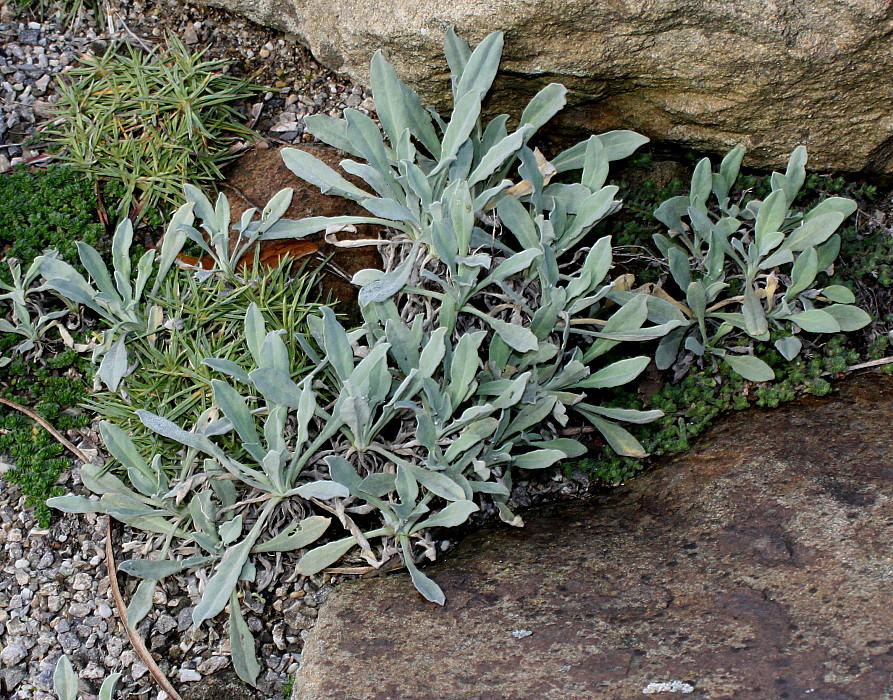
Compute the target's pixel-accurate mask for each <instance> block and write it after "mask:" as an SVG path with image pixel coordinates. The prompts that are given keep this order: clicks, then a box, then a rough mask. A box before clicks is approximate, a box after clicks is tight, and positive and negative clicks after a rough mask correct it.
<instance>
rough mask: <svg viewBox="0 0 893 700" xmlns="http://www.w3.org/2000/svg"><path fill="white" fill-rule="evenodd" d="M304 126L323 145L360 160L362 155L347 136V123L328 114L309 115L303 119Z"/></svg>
mask: <svg viewBox="0 0 893 700" xmlns="http://www.w3.org/2000/svg"><path fill="white" fill-rule="evenodd" d="M304 125H305V126H306V127H307V131H309V132H310V133H311V134H313V135H314V136H315V137H316V138H318V139H319V140H320V141H322V142H323V143H327V144H329V145H330V146H334V147H335V148H337V149H338V150H339V151H344V152H345V153H350V155H352V156H355V157H357V158H362V157H363V154H362V153H360V151H359V150H358V149H357V148H356V146H354V145H353V144H352V143H351V142H350V138H348V136H347V121H346V120H344V119H337V118H335V117H331V116H329V115H328V114H311V115H309V116H307V117H304Z"/></svg>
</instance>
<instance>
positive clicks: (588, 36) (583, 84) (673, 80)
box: [201, 0, 893, 172]
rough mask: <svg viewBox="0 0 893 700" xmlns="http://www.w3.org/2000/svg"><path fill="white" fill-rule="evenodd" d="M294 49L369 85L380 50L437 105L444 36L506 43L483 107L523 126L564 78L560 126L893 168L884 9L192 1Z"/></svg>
mask: <svg viewBox="0 0 893 700" xmlns="http://www.w3.org/2000/svg"><path fill="white" fill-rule="evenodd" d="M201 1H202V2H206V3H208V4H213V5H217V6H223V7H226V8H227V9H230V10H233V11H236V12H240V13H243V14H245V15H246V16H248V17H250V18H251V19H253V20H255V21H257V22H260V23H261V24H267V25H271V26H276V27H279V28H281V29H284V30H286V31H289V32H293V33H295V34H297V35H298V36H299V37H301V38H302V39H303V40H304V41H305V42H306V43H307V44H308V45H309V46H310V48H311V50H312V51H313V54H314V55H315V56H316V58H317V59H318V60H319V61H320V62H321V63H323V64H324V65H326V66H327V67H329V68H331V69H333V70H337V71H341V72H346V73H348V74H349V75H351V76H352V77H354V78H355V79H357V80H359V81H360V82H363V83H365V81H366V75H367V74H366V71H367V68H368V62H369V59H370V58H371V56H372V53H373V52H374V51H375V50H376V49H378V48H383V49H385V50H386V51H388V52H389V54H390V55H391V57H392V59H393V61H394V62H395V63H396V64H397V66H398V72H399V73H400V74H401V75H403V76H405V77H406V78H407V79H409V80H410V82H412V83H413V84H414V86H415V87H417V88H422V89H423V90H424V91H425V92H426V93H427V97H428V98H429V99H430V98H433V97H442V96H443V95H444V93H445V91H447V92H448V87H447V84H446V79H445V68H446V65H445V61H444V60H443V50H442V38H443V32H444V30H445V28H446V27H447V26H448V25H450V24H452V25H455V26H456V27H457V30H458V32H459V33H460V35H462V36H465V37H467V38H469V39H471V40H474V41H479V40H480V39H482V38H483V37H484V36H485V35H486V34H487V33H488V32H490V31H493V30H496V29H501V30H504V31H505V32H506V37H507V41H506V51H505V60H504V63H503V71H504V74H503V77H502V79H501V81H500V83H499V86H498V87H499V89H498V94H497V95H496V96H495V100H494V101H493V102H492V103H491V105H490V106H491V108H492V109H496V108H498V109H500V110H511V111H510V113H511V114H520V106H521V105H522V104H523V103H524V102H525V101H526V99H527V98H528V97H529V96H530V95H532V94H533V93H534V92H535V91H536V90H537V89H538V88H540V87H542V86H543V85H545V84H546V83H549V82H552V81H560V82H563V83H564V84H565V85H567V86H568V87H569V88H570V90H571V99H572V103H573V104H575V105H576V106H575V107H574V108H573V109H568V110H567V111H566V115H565V118H564V122H563V127H564V128H566V129H573V130H575V131H580V130H585V131H587V132H591V131H603V130H607V129H610V128H616V127H625V128H633V129H636V130H638V131H641V132H642V133H645V134H646V135H648V136H650V137H652V138H653V139H656V140H661V141H665V142H668V143H671V144H675V145H678V146H682V147H685V148H692V149H695V150H698V151H705V150H707V151H710V150H712V151H725V150H727V149H728V148H730V147H731V146H734V145H739V144H740V145H743V146H745V147H746V148H747V150H748V152H749V159H750V160H749V162H750V164H751V165H754V166H773V167H776V166H778V165H780V164H781V163H782V162H783V160H784V158H785V157H786V155H787V154H788V153H789V152H790V151H791V150H792V149H793V148H794V147H795V146H796V145H798V144H800V143H805V144H807V145H808V146H809V149H810V153H811V156H812V164H813V167H814V168H816V169H820V170H833V169H839V170H848V171H856V170H865V171H872V172H890V171H891V170H893V117H891V115H893V109H891V108H893V87H891V85H890V81H889V80H887V76H888V75H889V74H890V71H891V68H893V51H891V48H893V38H891V28H893V2H891V0H843V1H842V2H838V1H837V0H816V1H815V2H811V3H809V4H808V5H805V6H804V5H802V3H798V2H796V0H773V1H772V2H769V3H763V2H754V1H753V0H750V1H745V2H742V0H686V1H685V2H679V1H678V0H622V1H620V2H602V1H600V0H529V1H527V2H517V1H516V0H492V2H486V3H482V2H478V1H477V0H451V1H450V2H441V3H418V2H412V1H407V0H391V1H390V2H371V1H370V0H364V1H363V2H358V1H357V0H201Z"/></svg>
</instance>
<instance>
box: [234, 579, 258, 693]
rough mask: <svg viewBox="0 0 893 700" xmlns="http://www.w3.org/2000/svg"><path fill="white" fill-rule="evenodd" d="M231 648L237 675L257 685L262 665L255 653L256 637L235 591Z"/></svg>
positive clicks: (250, 683)
mask: <svg viewBox="0 0 893 700" xmlns="http://www.w3.org/2000/svg"><path fill="white" fill-rule="evenodd" d="M229 648H230V652H231V654H232V658H233V669H235V671H236V675H237V676H238V677H239V678H241V679H242V680H243V681H245V682H246V683H248V684H249V685H252V686H255V685H257V676H258V674H259V673H260V664H259V663H258V661H257V657H256V656H255V653H254V636H253V635H252V634H251V630H249V629H248V624H247V623H246V622H245V618H244V617H242V609H241V606H240V604H239V595H238V593H237V592H236V591H235V590H234V591H233V592H232V594H231V595H230V601H229Z"/></svg>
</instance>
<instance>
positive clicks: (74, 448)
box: [0, 396, 90, 464]
mask: <svg viewBox="0 0 893 700" xmlns="http://www.w3.org/2000/svg"><path fill="white" fill-rule="evenodd" d="M0 403H2V404H3V405H4V406H9V407H10V408H13V409H15V410H16V411H19V412H20V413H24V414H25V415H26V416H28V418H30V419H31V420H33V421H34V422H35V423H37V424H38V425H40V427H41V428H43V429H44V430H46V431H47V432H48V433H49V434H50V435H52V436H53V437H54V438H56V440H58V441H59V443H60V444H61V445H62V446H63V447H64V448H65V449H67V450H68V451H69V452H71V454H73V455H74V456H75V457H77V458H78V459H79V460H81V461H82V462H83V463H84V464H90V459H89V458H88V457H87V455H85V454H84V453H83V452H81V451H80V450H79V449H78V447H77V446H76V445H74V444H73V443H71V442H70V441H69V440H68V439H66V437H65V436H64V435H63V434H62V433H60V432H59V431H58V430H56V429H55V428H54V427H53V426H52V425H50V424H49V423H48V422H47V421H46V419H45V418H42V417H40V416H39V415H37V414H36V413H35V412H34V411H32V410H31V409H30V408H28V407H27V406H22V404H20V403H16V402H15V401H10V400H9V399H5V398H3V397H2V396H0Z"/></svg>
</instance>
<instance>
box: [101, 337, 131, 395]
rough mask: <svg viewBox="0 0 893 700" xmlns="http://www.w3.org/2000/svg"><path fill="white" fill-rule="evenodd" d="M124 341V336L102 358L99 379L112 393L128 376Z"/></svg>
mask: <svg viewBox="0 0 893 700" xmlns="http://www.w3.org/2000/svg"><path fill="white" fill-rule="evenodd" d="M124 341H125V336H124V335H122V336H119V337H118V339H117V340H116V341H115V342H114V343H112V347H110V348H109V349H108V351H107V352H106V353H105V355H103V356H102V362H100V363H99V370H98V371H97V374H98V375H99V378H100V379H102V381H103V383H104V384H105V385H106V386H107V387H108V388H109V389H111V390H112V391H117V390H118V386H119V385H120V384H121V380H122V379H124V377H125V375H126V374H127V367H128V362H127V346H126V345H125V342H124Z"/></svg>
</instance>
